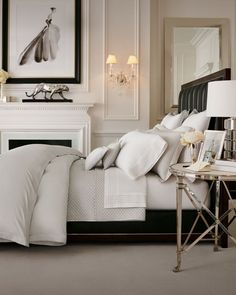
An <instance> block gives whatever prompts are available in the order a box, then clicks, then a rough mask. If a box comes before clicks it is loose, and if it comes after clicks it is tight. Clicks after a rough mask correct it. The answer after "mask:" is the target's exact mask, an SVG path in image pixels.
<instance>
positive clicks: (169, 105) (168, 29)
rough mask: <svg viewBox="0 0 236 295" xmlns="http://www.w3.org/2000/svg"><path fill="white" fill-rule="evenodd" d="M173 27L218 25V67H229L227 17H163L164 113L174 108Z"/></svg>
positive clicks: (175, 107) (175, 106)
mask: <svg viewBox="0 0 236 295" xmlns="http://www.w3.org/2000/svg"><path fill="white" fill-rule="evenodd" d="M175 27H218V28H219V29H220V68H219V70H220V69H223V68H229V67H230V42H229V40H230V38H229V19H227V18H173V17H169V18H165V20H164V28H165V43H164V44H165V48H164V60H165V87H164V97H165V113H168V112H170V111H173V110H176V109H177V107H178V106H177V105H175V104H174V101H173V99H174V98H173V81H172V74H171V73H172V56H173V42H172V40H173V37H174V28H175ZM189 82H190V81H189Z"/></svg>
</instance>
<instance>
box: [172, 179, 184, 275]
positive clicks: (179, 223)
mask: <svg viewBox="0 0 236 295" xmlns="http://www.w3.org/2000/svg"><path fill="white" fill-rule="evenodd" d="M184 186H185V185H184V183H183V177H181V176H179V177H177V182H176V206H177V208H176V210H177V218H176V223H177V224H176V225H177V265H176V267H175V268H174V269H173V271H174V272H179V271H180V267H181V255H182V238H181V236H182V191H183V188H184Z"/></svg>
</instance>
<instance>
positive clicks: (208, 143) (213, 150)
mask: <svg viewBox="0 0 236 295" xmlns="http://www.w3.org/2000/svg"><path fill="white" fill-rule="evenodd" d="M225 134H226V132H225V131H217V130H206V131H205V132H204V136H205V138H204V141H203V143H202V145H201V148H200V151H199V154H198V161H204V162H209V163H213V162H214V160H217V159H220V157H221V153H222V149H223V145H224V139H225Z"/></svg>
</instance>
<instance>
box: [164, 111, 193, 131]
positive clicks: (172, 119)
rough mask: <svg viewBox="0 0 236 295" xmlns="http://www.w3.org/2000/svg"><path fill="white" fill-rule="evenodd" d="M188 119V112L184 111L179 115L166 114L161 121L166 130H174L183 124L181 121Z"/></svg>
mask: <svg viewBox="0 0 236 295" xmlns="http://www.w3.org/2000/svg"><path fill="white" fill-rule="evenodd" d="M187 117H188V111H186V110H184V111H182V112H181V113H179V114H176V113H168V114H167V115H166V116H165V117H164V118H163V119H162V121H161V124H160V125H162V126H165V127H166V128H168V129H175V128H177V127H179V126H181V124H182V123H183V121H184V120H185V119H186V118H187Z"/></svg>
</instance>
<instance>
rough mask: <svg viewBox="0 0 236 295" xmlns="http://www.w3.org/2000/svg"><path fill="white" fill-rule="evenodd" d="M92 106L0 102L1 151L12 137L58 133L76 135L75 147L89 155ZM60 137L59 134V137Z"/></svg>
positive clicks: (90, 104) (4, 149)
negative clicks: (90, 109) (90, 112)
mask: <svg viewBox="0 0 236 295" xmlns="http://www.w3.org/2000/svg"><path fill="white" fill-rule="evenodd" d="M93 105H94V104H93V103H86V102H85V103H20V102H17V103H14V102H11V103H1V104H0V132H1V152H5V151H6V150H7V143H6V140H8V139H9V138H10V136H11V135H12V136H13V137H14V138H16V137H17V136H19V137H20V138H23V137H29V138H32V137H33V133H34V132H35V134H36V133H37V136H39V134H41V135H42V136H44V134H45V136H46V135H47V136H48V134H49V133H51V134H52V136H53V137H54V138H55V137H56V136H58V135H59V134H60V133H61V134H63V136H65V134H67V133H68V134H72V133H73V134H74V135H76V134H77V137H78V144H77V145H76V146H74V147H77V148H78V149H79V150H80V151H81V152H82V153H83V154H84V155H87V154H88V153H89V152H90V145H91V118H90V116H89V114H88V110H89V108H91V107H93ZM61 136H62V135H61Z"/></svg>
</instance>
